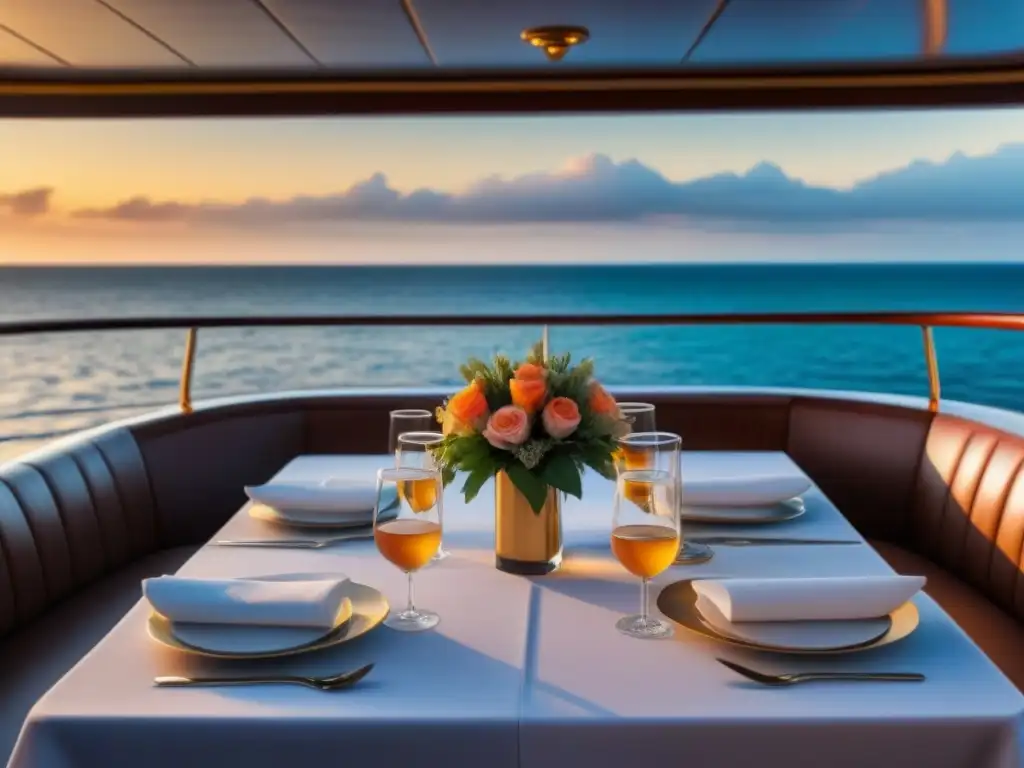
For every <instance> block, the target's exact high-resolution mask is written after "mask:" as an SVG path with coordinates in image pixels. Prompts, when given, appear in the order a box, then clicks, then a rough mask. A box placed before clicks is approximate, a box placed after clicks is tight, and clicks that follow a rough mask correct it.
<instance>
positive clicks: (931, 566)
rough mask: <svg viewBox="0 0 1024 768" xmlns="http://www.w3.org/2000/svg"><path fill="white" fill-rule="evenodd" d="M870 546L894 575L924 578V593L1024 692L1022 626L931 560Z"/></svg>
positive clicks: (879, 543) (882, 544)
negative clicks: (926, 582)
mask: <svg viewBox="0 0 1024 768" xmlns="http://www.w3.org/2000/svg"><path fill="white" fill-rule="evenodd" d="M870 543H871V546H873V547H874V548H875V550H876V551H877V552H878V554H880V555H881V556H882V557H884V558H885V560H886V562H888V563H889V565H890V566H892V569H893V570H894V571H896V572H897V573H902V574H906V575H913V576H924V577H926V578H927V579H928V584H927V586H926V587H925V592H927V593H928V594H929V595H930V596H931V597H932V599H933V600H935V602H937V603H938V604H939V605H941V606H942V608H943V609H944V610H945V611H946V613H948V614H949V615H950V616H951V617H952V618H953V620H954V621H955V622H956V623H957V624H958V625H960V628H961V629H962V630H963V631H964V632H966V633H967V634H968V635H970V636H971V639H972V640H974V642H975V644H977V645H978V647H979V648H981V650H983V651H984V652H985V654H986V655H987V656H988V657H989V658H990V659H991V660H992V662H993V663H994V664H995V665H996V666H997V667H999V668H1000V669H1001V670H1002V671H1003V674H1004V675H1006V676H1007V677H1008V678H1009V679H1010V680H1011V681H1012V682H1013V684H1014V685H1016V686H1017V688H1018V689H1019V690H1021V691H1024V653H1021V649H1022V648H1024V625H1022V624H1021V623H1020V622H1018V621H1017V620H1016V619H1015V618H1013V617H1012V616H1011V615H1010V614H1008V613H1006V612H1005V611H1003V610H1001V609H1000V608H999V607H998V606H997V605H995V604H994V603H993V602H991V601H990V600H988V599H987V598H986V597H985V596H984V595H983V594H982V593H981V592H979V591H978V590H976V589H975V588H974V587H972V586H970V585H968V584H967V583H966V582H964V581H961V580H960V579H958V578H957V577H956V576H954V575H953V574H951V573H950V572H949V571H947V570H945V569H944V568H942V567H941V566H938V565H936V564H935V563H933V562H932V561H930V560H928V559H926V558H924V557H921V556H920V555H917V554H914V553H913V552H911V551H909V550H907V549H904V548H902V547H899V546H896V545H895V544H889V543H887V542H884V541H871V542H870Z"/></svg>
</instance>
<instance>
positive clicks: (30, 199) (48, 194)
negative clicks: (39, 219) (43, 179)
mask: <svg viewBox="0 0 1024 768" xmlns="http://www.w3.org/2000/svg"><path fill="white" fill-rule="evenodd" d="M52 197H53V189H51V188H50V187H36V188H35V189H25V190H22V191H21V192H11V193H7V194H3V193H0V209H5V210H7V211H9V212H10V213H13V214H14V215H15V216H24V217H26V218H30V217H32V216H41V215H43V214H44V213H47V212H48V211H49V210H50V199H51V198H52Z"/></svg>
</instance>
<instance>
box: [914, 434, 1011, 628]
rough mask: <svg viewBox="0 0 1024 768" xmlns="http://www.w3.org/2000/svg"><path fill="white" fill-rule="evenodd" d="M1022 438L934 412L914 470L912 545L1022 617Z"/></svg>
mask: <svg viewBox="0 0 1024 768" xmlns="http://www.w3.org/2000/svg"><path fill="white" fill-rule="evenodd" d="M1022 464H1024V439H1021V438H1020V437H1017V436H1014V435H1010V434H1007V433H1005V432H1001V431H998V430H995V429H991V428H989V427H985V426H982V425H980V424H977V423H974V422H970V421H965V420H963V419H958V418H955V417H951V416H945V415H939V416H936V418H935V420H934V422H933V423H932V427H931V430H930V431H929V433H928V440H927V442H926V444H925V448H924V453H923V455H922V459H921V463H920V466H919V469H918V472H917V488H916V493H915V496H914V500H913V504H912V505H911V509H910V518H909V519H910V530H911V538H910V542H909V545H910V546H909V548H910V549H911V550H913V551H915V552H917V553H918V554H920V555H922V556H924V557H926V558H928V559H929V560H932V561H933V562H935V563H936V564H937V565H939V566H941V567H942V568H944V569H946V570H947V571H949V572H950V573H953V574H955V575H956V576H957V577H959V578H961V579H963V580H964V581H965V582H966V583H967V584H970V585H971V586H972V587H974V588H975V589H976V590H977V591H978V592H980V593H981V594H983V595H985V596H986V597H987V598H988V599H989V600H992V601H993V602H994V603H996V604H997V605H998V606H1000V607H1001V608H1002V609H1003V610H1005V611H1006V612H1007V613H1009V614H1011V615H1012V616H1014V617H1015V618H1017V619H1018V620H1022V619H1024V583H1022V576H1024V574H1022V566H1024V562H1022V559H1021V555H1022V546H1024V472H1022V469H1021V467H1022Z"/></svg>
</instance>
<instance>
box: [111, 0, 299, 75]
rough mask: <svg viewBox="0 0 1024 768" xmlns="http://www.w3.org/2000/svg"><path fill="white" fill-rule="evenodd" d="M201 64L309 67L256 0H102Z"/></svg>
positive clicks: (217, 65)
mask: <svg viewBox="0 0 1024 768" xmlns="http://www.w3.org/2000/svg"><path fill="white" fill-rule="evenodd" d="M106 2H108V3H109V4H110V5H112V6H113V7H115V8H117V9H118V10H119V11H121V12H122V13H124V14H125V15H126V16H128V17H129V18H131V19H132V20H133V21H135V22H136V23H138V24H140V25H142V26H143V27H145V28H146V29H148V30H149V31H150V32H152V33H153V34H154V35H156V36H157V37H159V38H160V39H161V40H163V41H165V42H166V43H167V44H168V45H170V46H172V47H173V48H174V49H175V50H177V51H179V52H180V53H182V54H183V55H184V56H186V57H187V58H188V59H189V60H190V61H192V62H195V64H196V65H198V66H201V67H245V66H249V67H258V66H268V67H309V66H314V62H313V60H312V59H310V57H309V56H307V55H306V53H304V52H303V50H302V48H301V47H300V46H299V45H296V43H295V42H294V41H293V40H292V39H291V38H290V37H289V36H288V33H287V32H285V31H283V30H282V29H281V27H280V26H278V24H276V23H275V21H274V19H273V18H272V16H271V15H270V14H268V13H267V11H266V10H264V8H262V7H261V6H260V5H259V4H258V3H256V2H254V0H106Z"/></svg>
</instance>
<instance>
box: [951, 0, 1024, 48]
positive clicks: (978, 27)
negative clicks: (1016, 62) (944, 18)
mask: <svg viewBox="0 0 1024 768" xmlns="http://www.w3.org/2000/svg"><path fill="white" fill-rule="evenodd" d="M947 2H948V3H949V12H948V15H949V22H948V24H949V37H948V42H947V45H946V52H947V53H949V54H952V55H964V54H968V55H969V54H974V55H979V54H987V53H1007V52H1010V51H1014V50H1020V49H1022V48H1024V2H1021V0H947Z"/></svg>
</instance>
